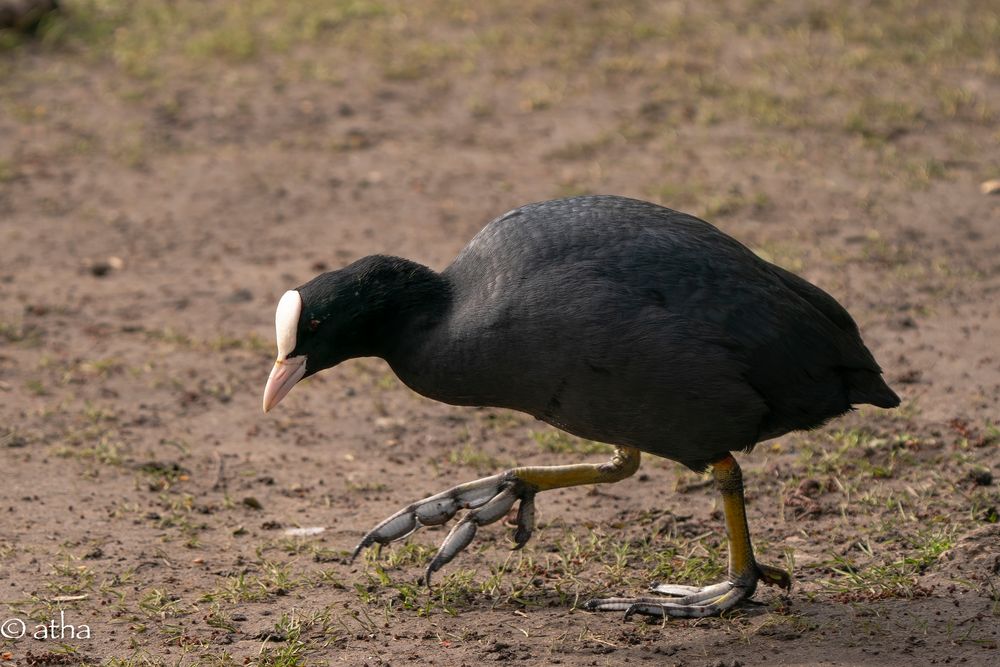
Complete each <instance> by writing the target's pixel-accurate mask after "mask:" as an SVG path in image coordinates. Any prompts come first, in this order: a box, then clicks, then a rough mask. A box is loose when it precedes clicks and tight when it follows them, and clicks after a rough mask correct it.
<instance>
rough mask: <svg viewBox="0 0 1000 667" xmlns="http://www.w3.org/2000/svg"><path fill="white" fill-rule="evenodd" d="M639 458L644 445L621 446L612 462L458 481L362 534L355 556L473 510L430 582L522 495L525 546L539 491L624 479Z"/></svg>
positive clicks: (519, 540) (438, 559)
mask: <svg viewBox="0 0 1000 667" xmlns="http://www.w3.org/2000/svg"><path fill="white" fill-rule="evenodd" d="M639 459H640V453H639V450H638V449H633V448H631V447H616V448H615V454H614V456H613V457H612V458H611V460H610V461H607V462H606V463H599V464H597V463H580V464H576V465H565V466H530V467H524V468H513V469H511V470H508V471H506V472H502V473H500V474H499V475H493V476H492V477H485V478H483V479H477V480H475V481H473V482H468V483H466V484H462V485H460V486H456V487H454V488H451V489H448V490H447V491H444V492H442V493H439V494H437V495H434V496H431V497H429V498H424V499H423V500H420V501H417V502H415V503H413V504H412V505H408V506H406V507H404V508H403V509H401V510H399V511H398V512H396V513H395V514H393V515H392V516H390V517H389V518H388V519H386V520H385V521H383V522H382V523H380V524H379V525H377V526H375V528H373V529H372V530H371V531H369V532H368V534H367V535H365V536H364V537H363V538H362V539H361V542H360V543H358V546H357V547H356V548H355V549H354V554H353V556H352V557H351V558H352V559H353V558H356V557H357V555H358V554H359V553H361V551H362V550H363V549H365V548H366V547H369V546H371V545H372V544H378V545H380V546H381V545H383V544H388V543H390V542H394V541H396V540H399V539H402V538H404V537H406V536H407V535H409V534H410V533H412V532H413V531H415V530H416V529H417V528H419V527H420V526H437V525H440V524H443V523H446V522H447V521H448V520H450V519H451V518H452V517H453V516H455V514H456V513H457V512H458V511H459V510H460V509H468V510H471V511H470V512H469V513H468V514H466V515H465V516H464V517H463V518H462V520H461V521H459V522H458V523H457V524H455V527H454V528H452V530H451V532H450V533H448V536H447V537H446V538H445V540H444V542H442V543H441V547H440V549H438V552H437V554H436V555H435V556H434V559H433V560H432V561H431V563H430V565H428V566H427V574H426V576H425V579H426V581H427V584H428V585H430V580H431V575H432V574H433V573H434V572H436V571H437V570H439V569H441V567H443V566H444V565H445V564H447V563H448V562H449V561H450V560H451V559H452V558H454V557H455V556H456V555H457V554H458V553H459V552H460V551H462V549H464V548H465V547H467V546H468V545H469V543H470V542H471V541H472V538H473V537H475V534H476V529H477V528H478V527H479V526H485V525H487V524H490V523H493V522H495V521H498V520H500V519H501V518H503V517H504V516H506V514H507V512H509V511H510V509H511V508H512V507H513V506H514V503H515V502H517V501H520V505H519V506H518V510H517V530H516V531H515V532H514V543H515V547H514V548H515V549H520V548H521V547H522V546H524V544H525V543H526V542H527V541H528V539H529V538H530V537H531V533H532V531H533V530H534V527H535V494H536V493H538V492H539V491H549V490H551V489H562V488H566V487H570V486H580V485H582V484H607V483H611V482H618V481H621V480H623V479H625V478H626V477H628V476H630V475H632V474H634V473H635V471H636V470H638V469H639Z"/></svg>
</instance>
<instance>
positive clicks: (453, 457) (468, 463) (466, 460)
mask: <svg viewBox="0 0 1000 667" xmlns="http://www.w3.org/2000/svg"><path fill="white" fill-rule="evenodd" d="M448 461H449V462H450V463H452V464H453V465H460V466H465V467H468V468H473V469H474V470H475V471H476V472H478V473H480V474H485V473H487V472H491V471H497V470H503V469H506V468H510V467H512V465H511V464H510V462H509V461H508V462H506V463H505V462H504V461H501V460H500V459H499V458H497V457H495V456H492V455H490V454H487V453H486V452H484V451H482V450H480V449H478V448H476V447H475V446H473V445H471V444H468V443H466V444H465V445H462V448H461V449H457V450H456V449H453V450H451V451H450V452H448Z"/></svg>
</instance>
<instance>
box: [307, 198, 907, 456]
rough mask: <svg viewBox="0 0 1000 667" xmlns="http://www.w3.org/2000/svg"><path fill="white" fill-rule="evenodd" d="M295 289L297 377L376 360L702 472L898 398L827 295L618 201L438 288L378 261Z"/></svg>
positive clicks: (513, 216) (537, 213)
mask: <svg viewBox="0 0 1000 667" xmlns="http://www.w3.org/2000/svg"><path fill="white" fill-rule="evenodd" d="M298 289H299V292H300V293H301V294H302V298H303V303H304V304H305V306H304V307H305V308H306V310H307V311H309V314H306V313H304V314H303V317H302V321H303V323H304V324H303V326H302V328H301V331H300V333H299V341H300V342H299V346H298V347H297V349H296V350H295V351H294V352H293V355H295V354H308V361H307V374H311V373H314V372H316V371H318V370H321V369H322V368H326V367H328V366H331V365H333V364H335V363H339V362H340V361H342V360H344V359H347V358H350V357H355V356H379V357H383V358H384V359H386V360H387V361H388V362H389V364H390V365H391V366H392V368H393V370H394V371H395V372H396V373H397V375H398V376H399V377H400V378H401V379H402V380H403V382H405V383H406V384H407V385H409V386H410V387H411V388H413V389H414V390H415V391H417V392H419V393H421V394H424V395H426V396H429V397H431V398H434V399H437V400H439V401H443V402H446V403H452V404H458V405H478V406H496V407H504V408H511V409H515V410H520V411H523V412H527V413H529V414H532V415H534V416H536V417H537V418H539V419H541V420H544V421H546V422H549V423H550V424H552V425H554V426H557V427H559V428H561V429H564V430H566V431H568V432H570V433H573V434H576V435H579V436H581V437H585V438H589V439H592V440H597V441H601V442H607V443H612V444H619V445H627V446H631V447H635V448H637V449H640V450H642V451H645V452H649V453H651V454H656V455H658V456H663V457H666V458H669V459H673V460H676V461H680V462H681V463H683V464H685V465H687V466H689V467H691V468H693V469H695V470H702V469H704V468H705V467H707V466H708V465H709V464H710V463H711V462H712V461H714V460H716V459H718V458H719V457H720V456H721V455H724V454H725V453H726V452H729V451H735V450H748V449H750V448H752V447H753V446H754V444H755V443H757V442H759V441H761V440H764V439H768V438H773V437H776V436H779V435H782V434H784V433H787V432H789V431H792V430H796V429H808V428H813V427H816V426H818V425H820V424H822V423H824V422H825V421H827V420H829V419H831V418H833V417H836V416H838V415H840V414H843V413H844V412H846V411H847V410H849V409H850V407H851V405H852V404H858V403H871V404H874V405H878V406H881V407H894V406H895V405H897V404H898V402H899V399H898V398H897V397H896V395H895V394H894V393H893V392H892V390H891V389H889V387H888V386H887V385H886V384H885V382H884V381H883V380H882V378H881V375H880V373H881V371H880V369H879V366H878V364H876V362H875V360H874V358H873V357H872V355H871V353H870V352H869V351H868V349H867V348H866V347H865V345H864V344H863V343H862V341H861V337H860V335H859V333H858V328H857V326H856V325H855V324H854V321H853V320H852V319H851V317H850V315H849V314H848V313H847V311H846V310H844V309H843V308H842V307H841V306H840V305H839V304H838V303H837V302H836V301H835V300H834V299H833V298H832V297H831V296H829V295H828V294H827V293H826V292H824V291H822V290H821V289H819V288H818V287H815V286H814V285H812V284H810V283H808V282H806V281H805V280H803V279H801V278H799V277H798V276H795V275H793V274H791V273H789V272H788V271H785V270H784V269H782V268H780V267H777V266H775V265H773V264H770V263H768V262H766V261H764V260H763V259H761V258H759V257H758V256H756V255H755V254H754V253H753V252H752V251H750V250H749V249H748V248H746V247H745V246H744V245H742V244H740V243H739V242H737V241H735V240H734V239H732V238H731V237H729V236H727V235H726V234H724V233H722V232H721V231H719V230H718V229H716V228H715V227H714V226H712V225H710V224H709V223H707V222H704V221H702V220H699V219H697V218H695V217H693V216H690V215H687V214H684V213H680V212H677V211H673V210H670V209H667V208H663V207H660V206H656V205H654V204H650V203H647V202H642V201H637V200H633V199H626V198H623V197H614V196H588V197H574V198H570V199H562V200H556V201H549V202H542V203H538V204H531V205H528V206H523V207H521V208H518V209H516V210H514V211H511V212H510V213H507V214H506V215H504V216H502V217H500V218H498V219H496V220H494V221H492V222H491V223H490V224H488V225H487V226H486V227H485V228H484V229H483V230H482V231H481V232H480V233H479V234H477V235H476V236H475V238H473V239H472V241H471V242H470V243H469V244H468V245H467V246H466V247H465V249H464V250H462V252H461V253H460V254H459V255H458V257H457V258H456V259H455V260H454V262H452V264H451V265H450V266H449V267H448V268H447V269H445V270H444V271H443V272H441V273H440V274H439V273H435V272H434V271H431V270H430V269H427V268H426V267H423V266H420V265H418V264H415V263H413V262H410V261H409V260H405V259H400V258H394V257H384V256H373V257H367V258H364V259H362V260H359V261H358V262H355V263H354V264H352V265H351V266H348V267H347V268H345V269H342V270H340V271H335V272H332V273H327V274H324V275H322V276H319V277H317V278H316V279H314V280H313V281H311V282H309V283H307V284H305V285H303V286H302V287H300V288H298ZM310 321H313V322H316V321H320V322H321V325H320V326H322V327H323V328H322V329H320V330H319V331H316V332H313V331H309V330H308V329H309V327H308V324H307V323H308V322H310ZM313 326H315V325H313Z"/></svg>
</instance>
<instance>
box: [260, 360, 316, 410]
mask: <svg viewBox="0 0 1000 667" xmlns="http://www.w3.org/2000/svg"><path fill="white" fill-rule="evenodd" d="M305 374H306V356H305V355H304V354H303V355H302V356H299V357H290V358H288V359H278V360H277V361H275V362H274V367H273V368H272V369H271V375H269V376H268V378H267V384H266V385H265V386H264V412H267V411H268V410H270V409H271V408H273V407H274V406H276V405H277V404H278V403H280V402H281V399H283V398H284V397H285V394H287V393H288V392H290V391H291V390H292V387H294V386H295V383H296V382H298V381H299V380H301V379H302V376H303V375H305Z"/></svg>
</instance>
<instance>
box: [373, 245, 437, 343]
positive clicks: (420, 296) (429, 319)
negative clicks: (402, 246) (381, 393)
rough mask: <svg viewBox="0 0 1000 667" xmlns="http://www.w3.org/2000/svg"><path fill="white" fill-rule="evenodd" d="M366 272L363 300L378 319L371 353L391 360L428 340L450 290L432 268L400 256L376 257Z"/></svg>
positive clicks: (374, 329) (374, 328)
mask: <svg viewBox="0 0 1000 667" xmlns="http://www.w3.org/2000/svg"><path fill="white" fill-rule="evenodd" d="M370 259H371V260H372V262H371V265H370V267H368V269H367V271H366V274H367V275H366V276H365V279H364V283H365V292H366V294H365V301H366V303H367V305H368V307H369V308H371V312H372V313H373V315H374V317H375V318H376V319H377V321H376V322H374V323H373V324H375V326H374V327H373V334H374V340H372V341H371V342H372V344H373V345H374V350H373V351H374V352H375V354H376V355H377V356H380V357H382V358H384V359H387V360H389V361H390V362H391V361H392V359H393V358H396V357H399V356H400V355H401V354H406V353H407V352H409V351H411V348H412V347H413V345H414V344H415V343H417V342H422V341H425V340H427V338H428V336H429V335H430V332H431V330H433V329H435V328H436V327H437V326H438V325H439V324H440V323H441V321H442V320H443V318H444V317H445V316H446V315H447V312H448V310H449V308H450V305H451V288H450V284H449V283H448V281H447V279H446V278H445V277H444V276H442V275H441V274H439V273H437V272H435V271H434V270H432V269H429V268H427V267H426V266H423V265H422V264H418V263H416V262H413V261H410V260H408V259H402V258H399V257H385V256H376V257H372V258H370Z"/></svg>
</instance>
